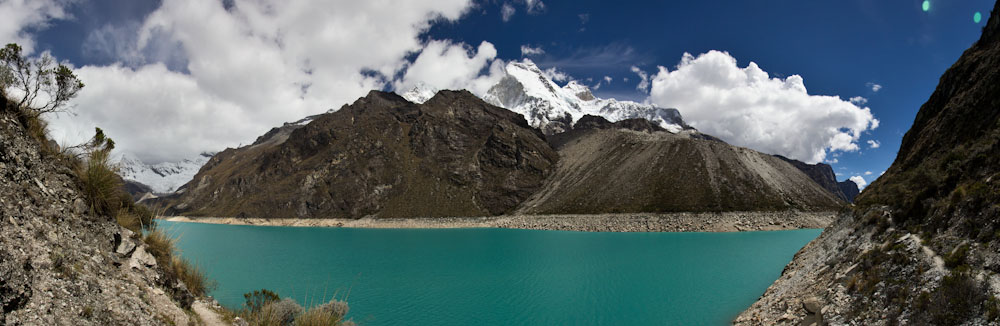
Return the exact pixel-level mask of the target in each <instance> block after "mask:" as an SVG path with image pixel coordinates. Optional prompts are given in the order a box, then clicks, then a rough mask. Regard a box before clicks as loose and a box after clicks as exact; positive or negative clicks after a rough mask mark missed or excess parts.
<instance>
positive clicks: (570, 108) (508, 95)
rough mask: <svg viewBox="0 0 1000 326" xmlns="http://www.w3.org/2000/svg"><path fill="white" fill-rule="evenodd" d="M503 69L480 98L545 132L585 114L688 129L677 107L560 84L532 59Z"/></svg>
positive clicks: (567, 125)
mask: <svg viewBox="0 0 1000 326" xmlns="http://www.w3.org/2000/svg"><path fill="white" fill-rule="evenodd" d="M506 72H507V75H506V76H504V77H503V78H502V79H501V80H500V82H499V83H497V84H496V85H494V86H493V87H492V88H490V90H489V91H487V93H486V94H485V95H483V100H485V101H486V102H489V103H491V104H494V105H497V106H501V107H504V108H507V109H508V110H511V111H514V112H517V113H520V114H522V115H524V117H525V119H527V120H528V123H529V124H531V125H532V126H534V127H537V128H540V129H542V131H543V132H545V133H546V134H553V133H559V132H562V131H565V130H567V129H569V128H570V127H571V126H572V125H573V123H575V122H576V121H577V120H579V119H580V118H582V117H583V116H584V115H587V114H590V115H595V116H601V117H604V118H605V119H608V121H611V122H615V121H620V120H625V119H632V118H644V119H647V120H649V121H652V122H654V123H657V124H659V125H660V126H661V127H663V128H664V129H667V130H669V131H670V132H674V133H676V132H679V131H681V130H683V129H690V128H691V127H689V126H687V125H686V124H685V123H684V121H683V120H682V119H681V114H680V112H678V111H677V109H665V108H658V107H654V106H652V105H647V104H642V103H637V102H632V101H618V100H615V99H602V98H597V97H595V96H594V94H593V93H591V92H590V88H589V87H587V86H586V85H583V84H580V83H578V82H576V81H570V82H569V83H567V84H566V85H565V86H562V87H559V85H557V84H556V83H555V82H553V81H552V79H550V78H548V77H546V76H545V74H544V73H543V72H542V70H541V69H539V68H538V66H536V65H535V63H534V62H531V60H527V59H525V60H524V61H522V62H510V63H507V66H506Z"/></svg>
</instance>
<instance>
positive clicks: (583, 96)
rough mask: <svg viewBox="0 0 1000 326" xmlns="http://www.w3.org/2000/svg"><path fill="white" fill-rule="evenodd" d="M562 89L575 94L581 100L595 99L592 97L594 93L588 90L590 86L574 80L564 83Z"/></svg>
mask: <svg viewBox="0 0 1000 326" xmlns="http://www.w3.org/2000/svg"><path fill="white" fill-rule="evenodd" d="M563 91H564V92H568V93H570V94H573V95H576V97H577V98H579V99H580V100H583V101H592V100H595V99H597V98H596V97H594V94H593V93H591V92H590V87H587V85H584V84H580V83H578V82H577V81H575V80H571V81H569V83H567V84H566V86H563Z"/></svg>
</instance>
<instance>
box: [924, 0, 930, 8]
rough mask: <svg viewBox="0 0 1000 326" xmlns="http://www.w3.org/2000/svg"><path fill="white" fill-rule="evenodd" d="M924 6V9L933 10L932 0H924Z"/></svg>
mask: <svg viewBox="0 0 1000 326" xmlns="http://www.w3.org/2000/svg"><path fill="white" fill-rule="evenodd" d="M923 8H924V11H930V10H931V0H924V5H923Z"/></svg>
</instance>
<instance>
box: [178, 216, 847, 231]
mask: <svg viewBox="0 0 1000 326" xmlns="http://www.w3.org/2000/svg"><path fill="white" fill-rule="evenodd" d="M836 216H837V212H833V211H830V212H799V211H779V212H721V213H658V214H643V213H625V214H593V215H578V214H560V215H504V216H488V217H434V218H362V219H356V220H354V219H267V218H236V217H188V216H164V217H161V219H164V220H167V221H171V222H193V223H210V224H229V225H262V226H302V227H349V228H376V229H378V228H391V229H413V228H425V229H449V228H505V229H530V230H563V231H588V232H739V231H773V230H794V229H819V228H825V227H826V226H827V225H829V224H830V223H831V222H833V220H834V219H835V218H836Z"/></svg>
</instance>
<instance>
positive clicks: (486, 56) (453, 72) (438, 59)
mask: <svg viewBox="0 0 1000 326" xmlns="http://www.w3.org/2000/svg"><path fill="white" fill-rule="evenodd" d="M496 56H497V50H496V48H495V47H494V46H493V44H492V43H490V42H486V41H483V42H482V43H481V44H479V47H478V48H477V49H476V50H475V51H472V49H471V48H469V47H468V46H467V45H465V44H453V43H451V42H450V41H437V40H434V41H430V42H428V43H427V45H426V46H425V47H424V49H423V50H422V51H421V52H420V55H419V56H417V59H416V60H414V61H413V64H411V65H409V67H408V68H407V69H406V73H405V75H403V78H402V80H400V81H397V82H396V83H395V89H402V90H405V89H410V88H412V87H413V86H414V85H416V84H417V83H419V82H423V83H424V84H426V85H428V86H432V87H434V88H436V89H468V90H469V91H471V92H473V93H475V94H477V95H482V94H485V93H486V91H487V90H489V88H490V87H492V86H493V85H495V84H496V83H497V82H499V81H500V79H501V78H503V74H504V72H503V69H504V68H503V66H504V62H503V60H499V59H496ZM487 67H488V71H487V72H486V73H485V74H482V73H481V72H482V70H483V69H484V68H487Z"/></svg>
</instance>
